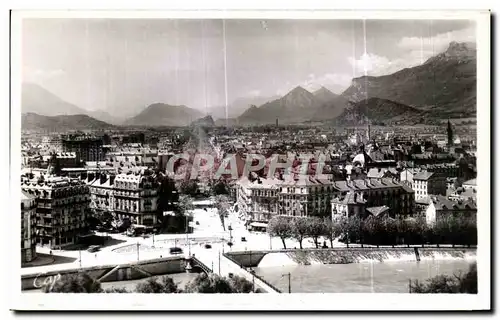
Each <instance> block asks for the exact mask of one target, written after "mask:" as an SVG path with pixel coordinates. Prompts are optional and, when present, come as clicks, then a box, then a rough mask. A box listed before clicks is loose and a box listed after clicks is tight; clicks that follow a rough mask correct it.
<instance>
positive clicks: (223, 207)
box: [214, 195, 231, 230]
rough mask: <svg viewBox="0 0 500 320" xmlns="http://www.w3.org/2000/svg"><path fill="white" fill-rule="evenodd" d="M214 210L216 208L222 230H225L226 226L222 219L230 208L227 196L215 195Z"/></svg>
mask: <svg viewBox="0 0 500 320" xmlns="http://www.w3.org/2000/svg"><path fill="white" fill-rule="evenodd" d="M214 202H215V208H217V212H218V213H219V218H220V221H221V223H222V228H224V230H226V226H225V224H224V217H225V216H226V215H227V214H228V212H229V208H230V207H231V201H230V199H229V197H228V196H227V195H217V196H215V199H214Z"/></svg>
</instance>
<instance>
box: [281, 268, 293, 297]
mask: <svg viewBox="0 0 500 320" xmlns="http://www.w3.org/2000/svg"><path fill="white" fill-rule="evenodd" d="M284 276H287V277H288V293H292V274H291V273H290V272H288V273H285V274H282V275H281V277H284Z"/></svg>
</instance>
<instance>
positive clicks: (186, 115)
mask: <svg viewBox="0 0 500 320" xmlns="http://www.w3.org/2000/svg"><path fill="white" fill-rule="evenodd" d="M22 112H23V114H26V116H23V129H24V128H25V127H26V128H33V127H37V126H38V127H40V126H45V127H47V128H49V129H50V128H53V126H55V125H56V124H57V123H60V124H61V126H62V127H64V126H69V124H71V123H72V122H74V124H75V125H76V126H83V122H84V121H89V127H91V128H93V127H95V128H100V127H106V126H111V125H110V124H109V123H111V124H120V125H131V126H187V125H190V124H192V123H193V122H194V123H197V122H196V121H200V123H205V120H207V121H209V122H210V123H212V122H214V121H213V118H215V119H217V121H215V125H226V124H229V125H261V124H274V123H275V122H276V119H278V121H279V123H280V124H291V123H301V122H307V121H314V122H317V121H335V123H337V124H339V125H341V124H354V123H355V122H359V123H365V122H370V121H371V122H379V121H381V122H387V123H393V122H396V123H397V122H398V121H402V119H404V118H408V119H412V121H424V122H425V121H427V120H429V119H445V118H460V117H463V118H467V117H474V116H475V115H476V47H475V45H474V44H470V43H457V42H451V43H450V45H449V47H448V48H447V49H446V50H445V51H444V52H442V53H439V54H437V55H435V56H433V57H431V58H429V59H428V60H427V61H425V62H424V63H423V64H422V65H419V66H416V67H412V68H405V69H403V70H400V71H398V72H395V73H392V74H389V75H384V76H378V77H374V76H363V77H359V78H354V79H353V80H352V82H351V85H350V86H349V87H348V88H347V89H346V90H345V91H344V92H343V93H342V94H340V95H337V94H335V93H333V92H331V91H329V90H328V89H326V88H324V87H321V88H320V89H319V90H317V91H314V92H309V91H308V90H306V89H304V88H302V87H300V86H298V87H295V88H294V89H293V90H291V91H290V92H288V93H287V94H286V95H284V96H282V97H279V96H274V97H248V98H240V99H236V100H235V101H233V102H232V103H231V104H230V105H229V106H228V108H227V112H228V114H227V116H228V119H227V120H226V107H215V108H212V109H211V110H210V112H209V114H210V116H211V118H210V119H208V118H203V117H204V116H205V114H203V113H202V112H200V111H198V110H196V109H192V108H188V107H186V106H182V105H181V106H173V105H169V104H165V103H154V104H151V105H149V106H147V107H146V108H145V109H144V110H142V111H141V112H140V113H139V114H137V115H136V116H134V117H131V118H129V119H123V118H121V119H120V118H119V117H118V116H115V115H109V114H108V113H106V112H104V111H88V110H85V109H82V108H79V107H77V106H75V105H74V104H71V103H69V102H66V101H64V100H62V99H60V98H59V97H57V96H56V95H54V94H52V93H51V92H49V91H47V90H46V89H44V88H42V87H40V86H38V85H36V84H32V83H25V84H23V87H22ZM69 115H79V117H77V118H71V117H67V116H69ZM44 116H45V117H44ZM54 117H59V118H57V119H56V118H54ZM201 118H203V119H205V120H203V119H201ZM36 120H40V121H41V124H39V125H36V124H35V123H34V122H35V121H36ZM210 120H211V121H210ZM42 124H45V125H42ZM83 127H85V126H83Z"/></svg>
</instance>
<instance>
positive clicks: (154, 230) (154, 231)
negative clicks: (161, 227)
mask: <svg viewBox="0 0 500 320" xmlns="http://www.w3.org/2000/svg"><path fill="white" fill-rule="evenodd" d="M155 233H156V228H155V229H153V248H154V247H155Z"/></svg>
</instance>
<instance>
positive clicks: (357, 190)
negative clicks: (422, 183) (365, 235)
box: [331, 178, 415, 218]
mask: <svg viewBox="0 0 500 320" xmlns="http://www.w3.org/2000/svg"><path fill="white" fill-rule="evenodd" d="M333 189H334V192H333V195H334V198H333V200H332V204H331V208H332V211H331V214H332V218H335V217H338V215H339V214H343V215H345V214H346V213H347V215H348V216H349V215H351V214H355V213H364V212H365V211H364V210H365V209H368V208H374V207H384V206H385V207H388V208H390V214H391V216H392V217H395V216H412V215H413V214H414V213H415V212H414V207H415V200H414V195H413V193H414V191H413V190H412V189H411V188H409V187H408V186H407V185H406V184H404V183H400V182H398V181H396V180H395V179H389V178H383V179H380V180H379V179H364V180H352V181H335V183H334V184H333ZM340 205H342V206H344V207H339V206H340ZM356 207H360V208H359V209H357V211H356V210H355V208H356ZM340 209H342V210H340Z"/></svg>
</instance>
